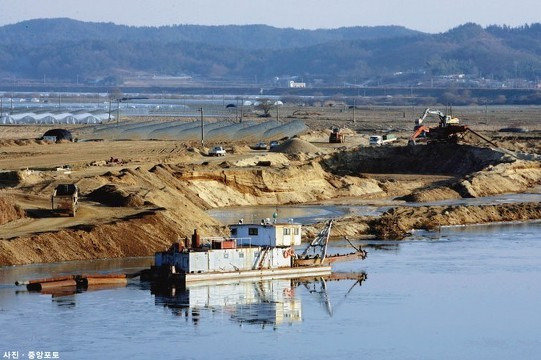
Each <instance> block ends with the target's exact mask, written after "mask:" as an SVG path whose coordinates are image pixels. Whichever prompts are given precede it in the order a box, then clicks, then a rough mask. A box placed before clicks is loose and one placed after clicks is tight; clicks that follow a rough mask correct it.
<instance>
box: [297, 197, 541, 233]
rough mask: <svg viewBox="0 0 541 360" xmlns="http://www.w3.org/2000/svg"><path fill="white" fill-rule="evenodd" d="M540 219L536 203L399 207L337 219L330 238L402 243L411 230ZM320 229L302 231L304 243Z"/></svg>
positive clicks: (538, 207) (539, 205)
mask: <svg viewBox="0 0 541 360" xmlns="http://www.w3.org/2000/svg"><path fill="white" fill-rule="evenodd" d="M539 219H541V204H539V203H523V204H499V205H477V206H425V207H400V208H394V209H391V210H389V211H388V212H386V213H385V214H383V215H382V216H380V217H363V216H349V217H344V218H340V219H337V220H336V221H335V222H334V226H333V228H332V236H333V237H344V236H347V237H349V238H352V239H355V238H357V239H359V238H366V237H375V238H377V239H387V240H401V239H403V238H405V237H406V236H407V235H408V234H409V233H411V231H412V230H413V229H424V230H437V229H439V227H440V226H450V225H472V224H485V223H493V222H509V221H528V220H539ZM323 226H324V223H323V222H321V223H317V224H314V225H310V226H305V227H304V228H303V236H305V238H306V239H305V240H308V239H312V238H313V237H314V236H316V234H317V232H318V231H319V230H320V229H321V228H322V227H323Z"/></svg>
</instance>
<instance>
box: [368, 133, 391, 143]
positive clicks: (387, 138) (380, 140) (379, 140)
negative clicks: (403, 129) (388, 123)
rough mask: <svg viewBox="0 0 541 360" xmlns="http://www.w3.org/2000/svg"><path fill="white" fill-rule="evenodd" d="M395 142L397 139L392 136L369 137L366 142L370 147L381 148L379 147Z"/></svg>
mask: <svg viewBox="0 0 541 360" xmlns="http://www.w3.org/2000/svg"><path fill="white" fill-rule="evenodd" d="M396 140H398V138H397V137H396V135H394V134H387V135H371V136H370V138H369V140H368V143H369V144H370V145H375V146H381V145H385V144H388V143H391V142H393V141H396Z"/></svg>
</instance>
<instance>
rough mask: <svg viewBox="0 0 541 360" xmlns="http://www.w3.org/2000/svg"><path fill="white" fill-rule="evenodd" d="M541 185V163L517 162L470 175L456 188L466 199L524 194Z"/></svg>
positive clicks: (499, 165)
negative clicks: (529, 189) (512, 193)
mask: <svg viewBox="0 0 541 360" xmlns="http://www.w3.org/2000/svg"><path fill="white" fill-rule="evenodd" d="M539 184H541V163H539V162H536V161H515V162H512V163H507V164H506V163H504V164H498V165H496V166H489V167H487V168H486V169H485V170H483V171H479V172H476V173H473V174H471V175H468V176H467V177H466V178H465V179H464V180H462V181H461V182H460V183H459V184H457V185H456V186H455V188H456V190H457V191H458V192H459V193H460V194H462V195H463V196H464V197H480V196H491V195H497V194H503V193H509V192H522V191H525V190H527V189H528V188H529V187H532V186H534V185H539Z"/></svg>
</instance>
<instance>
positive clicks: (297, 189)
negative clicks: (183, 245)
mask: <svg viewBox="0 0 541 360" xmlns="http://www.w3.org/2000/svg"><path fill="white" fill-rule="evenodd" d="M273 156H278V155H276V154H274V155H273ZM279 156H281V158H280V159H281V161H280V162H277V163H276V164H275V165H273V166H252V165H247V163H245V162H244V160H239V161H240V162H239V166H235V165H234V161H231V162H230V163H228V164H226V165H227V166H223V165H220V164H217V163H215V162H212V161H210V162H203V164H199V165H198V164H189V165H188V164H178V165H172V164H159V165H154V166H148V164H147V165H146V166H139V167H129V168H124V169H119V170H114V169H112V170H111V169H109V171H105V170H104V172H103V173H102V174H99V175H96V171H95V170H93V171H90V172H88V173H87V174H86V175H84V173H83V175H79V176H78V177H74V178H73V182H74V183H76V184H77V185H78V186H79V188H80V191H81V194H84V195H86V196H83V197H82V199H81V204H82V210H81V211H80V212H79V213H78V215H77V217H76V218H75V219H73V220H70V219H66V220H64V219H59V220H55V221H59V222H61V221H65V222H66V223H67V224H69V221H77V223H76V224H71V225H67V226H64V227H62V228H61V229H60V230H55V231H46V232H43V231H39V229H37V230H35V231H33V232H29V233H27V234H24V235H19V236H17V237H11V238H9V236H4V237H5V238H6V237H7V238H9V239H6V240H0V266H2V265H12V264H27V263H39V262H54V261H66V260H80V259H97V258H112V257H124V256H145V255H152V254H153V253H154V252H155V251H157V250H162V249H165V248H167V247H168V246H169V245H170V244H171V243H172V242H174V241H177V240H178V238H184V237H187V236H190V235H191V233H192V232H193V229H195V228H197V229H198V230H199V231H200V233H201V234H202V236H214V235H219V234H225V233H226V229H225V228H224V226H223V224H220V223H218V222H217V221H216V220H214V219H212V218H211V217H210V216H209V215H208V214H207V213H206V212H205V210H206V209H210V208H217V207H227V206H244V205H273V204H294V203H295V204H296V203H306V202H318V201H322V200H329V199H335V198H339V197H344V198H347V197H368V198H370V197H378V198H385V197H388V196H390V194H395V193H399V194H400V195H406V196H411V197H412V198H415V197H418V198H417V200H420V199H424V200H434V198H437V199H438V198H442V199H443V198H445V199H449V198H455V197H456V198H458V197H462V196H468V197H471V196H486V195H487V194H496V193H501V192H510V191H522V190H521V189H525V188H527V187H528V186H531V185H534V184H538V183H539V182H540V180H539V179H540V178H541V176H540V175H541V169H540V166H539V163H536V162H532V161H515V160H514V159H512V158H510V157H509V156H508V155H505V154H503V153H501V152H497V151H493V150H490V149H486V148H476V147H471V146H458V145H435V146H417V147H380V148H360V149H357V150H354V151H349V152H348V151H342V152H339V153H334V154H331V155H321V156H319V157H315V158H312V160H309V161H293V160H291V161H287V159H288V158H287V157H283V156H286V155H279ZM372 174H389V176H388V179H386V180H381V179H379V178H377V177H374V176H371V175H372ZM394 174H399V175H400V174H402V175H403V174H406V175H408V176H410V175H411V177H412V178H414V179H415V178H416V177H417V175H416V174H424V175H428V177H429V178H430V176H431V175H437V176H440V175H442V176H443V178H444V180H441V181H440V180H438V181H433V182H432V183H428V184H429V185H426V184H427V182H422V181H417V180H415V181H413V182H411V184H410V185H408V186H402V185H401V181H402V180H401V178H400V177H394ZM15 175H16V176H15ZM6 176H7V175H6ZM8 177H9V178H6V181H8V182H10V183H11V184H12V185H10V186H12V189H13V190H12V191H13V192H15V193H16V192H17V191H20V194H19V196H21V197H25V196H26V197H27V195H28V194H29V193H31V194H32V196H34V197H36V198H41V199H42V200H41V201H42V203H43V205H42V206H49V205H48V201H49V200H48V198H47V196H48V194H50V193H51V192H52V189H54V186H55V184H56V182H57V181H58V180H57V179H55V178H54V176H53V177H51V176H49V177H47V176H46V175H44V174H36V173H32V172H25V173H21V174H19V173H17V174H10V175H9V176H8ZM62 181H65V180H62ZM393 189H394V190H393ZM397 189H398V190H397ZM44 194H47V195H44ZM26 203H28V200H27V202H26ZM32 206H34V204H32ZM119 206H120V208H119ZM120 211H124V212H125V214H130V215H126V216H124V217H118V216H117V214H119V212H120ZM3 213H4V211H2V214H3ZM7 213H8V211H6V214H7ZM93 213H96V214H97V213H99V214H101V215H100V217H99V218H100V219H101V220H99V221H97V220H93V219H96V216H95V215H92V214H93ZM85 214H86V215H85ZM108 214H110V215H111V216H110V217H108ZM85 216H87V217H86V218H85ZM92 216H94V217H92ZM104 218H106V219H113V218H114V219H115V220H110V221H103V219H104ZM539 218H541V209H540V208H539V204H512V205H511V204H510V205H496V206H468V207H465V206H459V207H426V208H425V207H421V208H408V207H401V208H396V209H394V210H391V211H389V212H388V213H386V214H384V215H383V216H381V217H379V218H358V217H350V218H343V219H339V220H338V221H337V225H336V227H335V228H334V229H333V234H334V235H348V236H352V237H353V236H356V235H361V234H372V235H375V236H378V237H381V238H401V237H403V236H404V234H406V233H407V232H408V231H410V229H412V228H428V229H431V228H435V227H437V226H443V225H457V224H471V223H482V222H491V221H512V220H528V219H539ZM10 219H11V220H9V221H10V223H11V224H14V222H13V221H17V215H15V216H14V217H13V216H12V217H10ZM25 221H26V220H25ZM28 221H33V219H29V220H28ZM25 224H26V223H25ZM313 229H315V228H313ZM313 229H312V230H311V228H310V227H309V228H308V229H307V230H308V233H309V234H310V231H312V232H313V231H315V230H313ZM0 231H1V227H0Z"/></svg>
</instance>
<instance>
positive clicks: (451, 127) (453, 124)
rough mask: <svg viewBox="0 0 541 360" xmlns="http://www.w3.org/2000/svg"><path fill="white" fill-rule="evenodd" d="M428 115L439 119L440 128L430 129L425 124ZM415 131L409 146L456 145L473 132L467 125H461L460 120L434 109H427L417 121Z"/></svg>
mask: <svg viewBox="0 0 541 360" xmlns="http://www.w3.org/2000/svg"><path fill="white" fill-rule="evenodd" d="M428 115H436V116H437V117H438V118H439V124H438V126H434V127H428V126H426V125H424V124H423V122H424V120H425V119H426V117H427V116H428ZM413 130H414V133H413V135H412V136H411V137H410V139H409V141H408V144H409V145H415V144H416V143H418V142H427V143H432V142H441V143H456V142H457V141H458V139H459V138H461V137H462V136H463V135H464V134H465V133H466V132H467V131H471V130H469V128H468V127H467V126H466V125H460V120H459V119H458V118H456V117H453V116H452V115H446V114H444V113H442V112H441V111H439V110H432V109H426V110H425V111H424V113H423V115H422V116H421V117H420V118H419V119H417V120H415V128H414V129H413Z"/></svg>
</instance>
